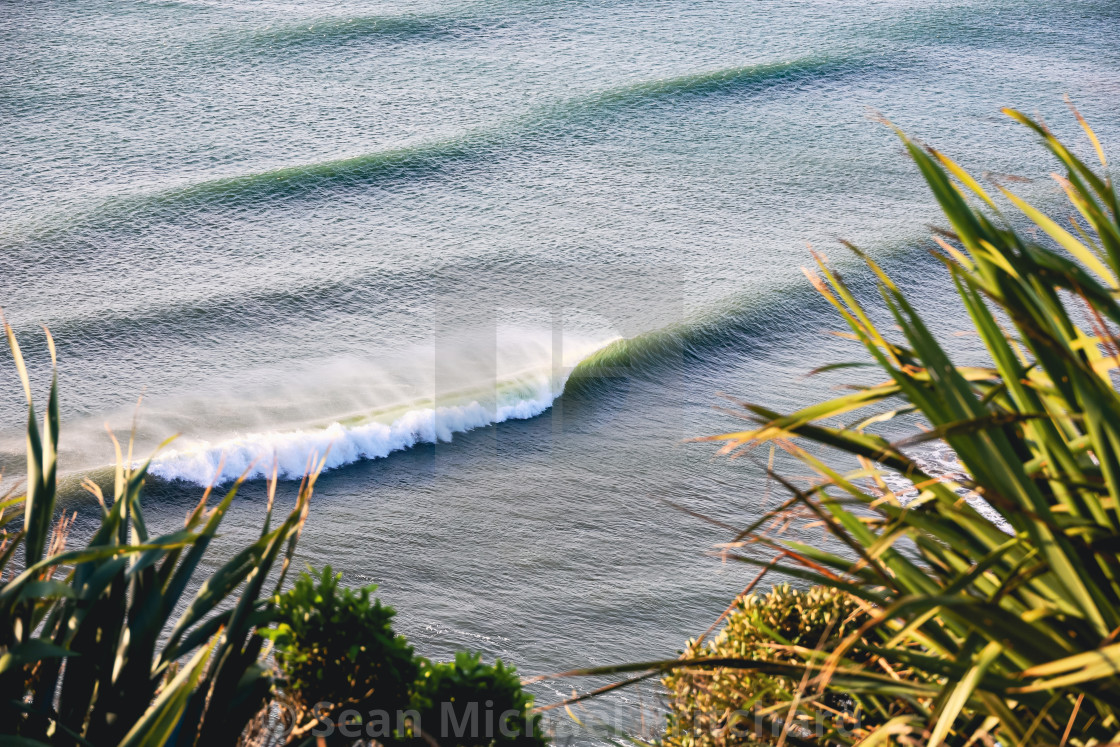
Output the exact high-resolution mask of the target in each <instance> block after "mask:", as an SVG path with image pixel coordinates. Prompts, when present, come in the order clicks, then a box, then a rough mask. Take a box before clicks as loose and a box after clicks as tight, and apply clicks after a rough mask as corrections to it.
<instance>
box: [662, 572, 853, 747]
mask: <svg viewBox="0 0 1120 747" xmlns="http://www.w3.org/2000/svg"><path fill="white" fill-rule="evenodd" d="M726 619H727V622H726V625H725V626H724V627H723V629H722V630H721V631H720V632H719V634H718V635H717V636H715V638H713V639H711V640H709V641H707V642H706V643H705V642H704V640H703V636H701V638H699V639H697V640H693V641H689V642H688V646H687V649H686V654H685V655H686V656H687V657H689V658H696V659H704V658H714V659H724V658H737V659H767V660H769V661H774V662H785V663H798V662H800V661H801V660H802V658H803V652H805V651H832V650H834V649H835V648H836V646H837V645H839V644H840V642H841V641H843V640H844V638H846V637H847V636H848V635H849V634H850V633H852V632H853V631H854V630H856V629H858V628H859V627H860V625H862V624H863V623H864V622H866V619H867V618H866V615H865V614H864V613H863V611H862V609H861V608H860V606H859V605H858V604H856V603H855V601H854V600H853V599H852V598H851V597H850V596H848V595H847V594H846V593H844V592H841V591H837V590H835V589H830V588H828V587H824V586H815V587H812V588H810V589H807V590H800V589H793V588H791V587H790V586H789V585H788V584H783V585H781V586H777V587H774V588H773V589H772V590H771V591H770V592H769V593H767V594H749V595H745V596H741V597H739V598H738V599H736V600H735V602H734V603H733V605H732V606H731V608H729V610H728V614H727V615H726ZM849 656H850V657H851V658H860V657H862V658H863V659H866V658H867V657H868V656H869V654H868V653H867V652H866V651H864V650H861V649H858V648H857V649H856V650H853V652H852V653H851V654H849ZM662 683H663V684H664V685H665V688H666V690H667V691H668V705H669V713H668V716H667V718H668V722H667V725H666V730H665V733H664V735H663V736H662V738H661V743H662V744H664V745H666V747H725V746H726V745H733V744H736V743H738V742H740V741H742V739H743V735H744V732H746V733H749V732H750V731H751V730H752V729H754V728H755V726H756V723H755V722H756V721H757V720H758V716H756V714H764V713H765V712H766V711H767V709H770V708H773V707H774V706H776V705H777V706H779V707H780V705H781V704H783V703H788V702H789V701H790V700H791V699H792V698H793V697H794V694H795V693H796V692H797V689H798V686H799V685H800V681H799V680H798V679H796V678H793V677H791V676H788V675H782V674H770V673H765V672H758V671H754V670H750V669H719V668H712V669H707V668H699V669H692V670H687V669H675V670H673V671H671V672H670V673H669V674H668V675H667V676H666V677H665V678H664V679H663V680H662ZM846 706H847V703H846V702H844V699H843V696H839V695H836V694H833V695H832V698H831V702H830V703H829V707H831V708H833V709H836V710H838V711H839V710H843V709H845V708H846Z"/></svg>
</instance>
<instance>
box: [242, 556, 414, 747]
mask: <svg viewBox="0 0 1120 747" xmlns="http://www.w3.org/2000/svg"><path fill="white" fill-rule="evenodd" d="M341 578H342V574H340V573H338V574H336V573H334V572H333V571H332V570H331V567H330V566H327V567H326V568H324V569H323V570H322V572H321V573H320V574H317V575H315V576H312V575H309V574H307V573H302V574H300V576H299V578H297V579H296V582H295V584H294V585H293V586H292V588H291V589H290V590H288V591H287V592H285V593H284V594H280V595H277V597H276V598H275V606H276V620H277V626H276V627H275V628H272V629H269V630H266V631H264V635H265V636H267V637H268V638H270V639H272V641H273V643H274V647H275V648H274V654H275V658H276V663H277V666H278V667H279V669H280V671H281V673H282V675H283V683H282V687H281V689H282V697H283V700H284V702H285V703H286V704H288V705H289V706H290V707H291V710H292V716H293V717H294V718H293V722H294V723H293V726H294V731H293V739H295V740H298V739H299V738H300V737H303V736H304V735H305V734H306V733H308V732H309V731H310V729H311V727H313V726H314V725H316V724H317V723H318V720H320V719H321V718H324V717H325V718H329V719H331V720H332V721H337V720H338V717H339V714H340V713H342V712H343V711H345V710H356V711H358V712H359V713H361V714H368V712H370V711H372V710H380V711H383V712H385V713H387V714H393V715H395V714H396V713H397V712H398V711H399V710H404V709H407V707H408V703H409V693H410V689H411V686H412V683H413V681H414V679H415V678H416V673H417V664H416V662H415V661H414V659H413V653H412V647H411V646H409V645H408V642H407V641H406V640H405V639H404V638H403V637H402V636H398V635H396V634H395V633H394V632H393V628H392V625H391V622H392V618H393V615H394V614H396V613H395V612H394V610H393V609H392V608H391V607H386V606H383V605H382V604H381V601H380V600H374V601H373V602H372V603H371V601H370V600H371V596H372V594H373V592H374V591H376V589H377V587H376V586H366V587H363V588H361V589H358V590H357V591H353V590H351V589H347V588H340V587H339V581H340V579H341ZM319 703H329V704H330V705H329V706H327V707H325V709H324V708H319V709H316V707H315V706H316V705H317V704H319Z"/></svg>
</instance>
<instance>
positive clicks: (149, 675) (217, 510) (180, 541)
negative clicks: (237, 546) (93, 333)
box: [0, 325, 314, 745]
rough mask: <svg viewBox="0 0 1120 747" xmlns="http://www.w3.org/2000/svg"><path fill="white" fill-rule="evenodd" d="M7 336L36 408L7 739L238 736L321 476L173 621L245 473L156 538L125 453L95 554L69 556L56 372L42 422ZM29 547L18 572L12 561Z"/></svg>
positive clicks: (186, 740)
mask: <svg viewBox="0 0 1120 747" xmlns="http://www.w3.org/2000/svg"><path fill="white" fill-rule="evenodd" d="M5 332H6V334H7V338H8V344H9V346H10V348H11V351H12V355H13V358H14V360H15V363H16V367H17V369H18V371H19V374H20V378H21V380H22V382H23V387H24V391H25V394H26V396H27V402H28V427H27V453H28V475H27V493H26V495H22V496H16V495H14V494H9V496H7V498H6V499H5V500H4V501H3V509H4V514H3V518H2V519H0V522H2V524H3V525H4V528H3V533H2V537H0V547H2V550H0V572H2V574H3V577H4V578H6V579H7V581H6V582H5V583H4V584H3V585H2V586H0V652H2V655H0V734H3V735H4V736H5V737H8V738H15V737H17V736H18V737H19V738H22V739H23V742H21V743H24V744H33V743H36V742H44V743H45V742H50V743H51V744H61V745H66V744H75V745H76V744H95V745H102V744H119V745H161V744H170V743H174V744H176V745H195V744H231V743H233V742H234V741H235V740H236V739H237V736H238V735H239V734H240V732H241V729H242V727H243V725H244V724H245V723H246V722H247V721H248V720H249V719H250V718H251V717H252V716H253V714H254V713H256V711H257V710H258V709H259V708H260V706H261V704H262V703H263V702H264V699H265V698H266V696H267V695H268V692H269V688H270V685H271V680H270V678H269V676H268V674H267V672H266V670H265V668H264V667H262V666H261V665H260V664H259V663H258V661H257V659H258V655H259V653H260V649H261V644H262V640H261V638H260V637H259V636H257V635H255V633H254V631H255V630H256V628H257V627H258V626H259V625H262V624H266V623H267V622H268V621H269V619H270V617H271V614H272V610H271V606H270V604H269V602H268V601H267V600H268V596H269V595H268V594H262V590H263V586H264V584H265V582H266V580H267V578H268V576H269V573H270V571H271V570H272V569H273V568H274V566H275V565H276V562H277V561H278V560H280V559H281V558H282V563H283V565H284V567H285V568H286V566H287V563H288V561H289V559H290V556H291V552H292V550H293V549H294V546H295V542H296V539H297V537H298V536H299V532H300V529H301V528H302V526H303V523H304V521H305V519H306V516H307V507H308V501H309V500H310V497H311V490H312V487H313V485H314V480H313V479H309V480H306V481H305V482H304V484H303V486H302V487H301V489H300V492H299V496H298V498H297V500H296V505H295V507H294V508H293V509H292V511H291V512H290V513H289V514H288V516H287V518H285V519H284V521H283V522H282V523H281V524H280V525H279V526H278V527H276V528H275V529H273V528H271V519H272V504H271V501H270V504H269V508H268V511H267V512H266V514H265V518H264V528H263V529H262V531H261V534H260V537H259V538H258V539H257V540H256V541H255V542H254V543H253V544H252V545H250V546H249V547H246V548H244V549H243V550H241V551H240V552H239V553H237V554H236V555H235V556H234V557H233V558H231V559H230V560H229V561H228V562H227V563H225V564H224V565H222V566H221V567H219V568H218V569H217V570H216V571H214V572H213V573H212V574H211V575H210V577H209V578H208V579H207V580H206V581H205V582H204V583H202V584H201V585H200V586H198V589H197V591H196V592H195V593H194V595H193V597H191V598H189V599H188V600H186V605H185V608H184V609H183V612H182V613H181V614H179V615H176V614H175V610H176V608H177V607H178V606H179V603H180V601H183V600H184V597H185V595H186V591H187V588H188V587H189V586H192V585H193V584H192V579H193V578H194V574H195V571H196V570H197V568H198V566H199V563H200V561H201V560H202V558H203V556H204V555H205V553H206V550H207V548H208V547H209V544H210V542H211V540H212V539H213V538H214V536H215V534H216V533H217V531H218V527H219V525H220V523H221V521H222V518H223V517H224V515H225V513H226V511H227V509H228V508H229V505H230V503H231V501H232V500H233V498H234V496H235V495H236V494H237V490H238V488H239V486H240V481H239V482H237V483H235V484H234V486H233V488H232V489H231V490H230V491H229V492H228V493H227V494H226V495H225V497H224V498H222V500H221V501H219V502H218V503H217V505H213V506H211V505H210V504H211V501H210V492H209V491H207V492H206V494H204V495H203V497H202V500H201V501H200V502H199V504H198V505H197V506H196V507H195V509H194V510H193V511H192V512H191V513H190V515H188V516H187V518H186V522H185V524H184V527H183V528H182V529H181V530H178V531H175V532H172V533H170V534H165V535H160V536H150V535H149V533H148V530H147V527H146V525H145V522H144V516H143V510H142V507H141V502H140V497H141V491H142V488H143V485H144V479H145V475H146V473H147V468H148V465H147V464H144V465H143V466H141V467H138V468H136V467H133V466H132V464H131V460H132V458H131V447H130V449H129V452H130V453H129V455H128V457H127V459H126V458H124V457H123V456H122V455H121V449H120V447H119V446H118V448H117V454H118V459H117V466H116V473H115V479H114V487H113V493H112V498H111V500H110V501H108V502H106V500H105V499H104V496H103V495H102V491H101V489H100V488H99V487H98V486H96V485H94V484H93V483H91V482H89V481H87V488H89V489H90V490H91V492H93V493H94V494H95V496H96V497H97V499H98V501H99V502H100V505H101V521H100V525H99V526H98V527H97V529H96V531H95V532H94V534H93V536H92V538H91V539H90V541H89V544H88V545H87V546H86V547H84V548H81V549H77V550H66V548H65V544H66V534H67V531H68V529H69V527H70V521H67V519H66V518H65V517H63V518H62V519H60V520H59V521H58V522H57V523H56V524H54V530H53V532H52V528H51V527H52V522H53V521H54V513H55V501H56V484H57V480H56V469H57V465H56V455H57V447H58V435H59V426H58V387H57V376H56V377H55V381H53V382H52V385H51V390H50V397H49V402H48V406H47V414H46V417H45V418H44V421H43V425H42V428H41V429H40V427H39V425H38V424H37V422H36V419H35V408H34V404H33V402H32V399H31V387H30V382H29V380H28V376H27V371H26V369H25V367H24V364H23V358H22V355H21V353H20V349H19V345H18V344H17V343H16V339H15V335H14V334H13V333H12V330H11V329H10V328H9V327H7V326H6V325H5ZM47 341H48V345H49V347H50V350H51V356H52V358H53V357H54V345H53V342H52V341H51V340H50V336H49V335H48V337H47ZM273 487H275V484H274V485H273ZM20 504H22V506H23V507H24V520H23V526H22V528H20V529H19V530H18V531H13V530H10V529H8V528H7V526H6V525H7V524H8V523H9V522H10V521H11V520H12V518H13V515H12V509H15V508H17V507H18V506H19V505H20ZM71 521H72V520H71ZM20 546H22V547H23V549H24V563H23V565H22V568H12V569H11V570H9V566H12V565H13V562H12V559H13V556H14V552H15V550H16V549H17V548H18V547H20ZM282 576H283V574H282V573H281V578H282ZM168 631H169V634H168Z"/></svg>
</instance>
